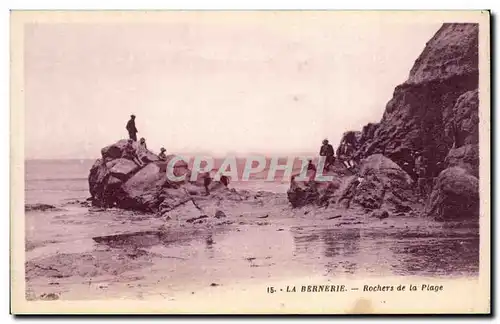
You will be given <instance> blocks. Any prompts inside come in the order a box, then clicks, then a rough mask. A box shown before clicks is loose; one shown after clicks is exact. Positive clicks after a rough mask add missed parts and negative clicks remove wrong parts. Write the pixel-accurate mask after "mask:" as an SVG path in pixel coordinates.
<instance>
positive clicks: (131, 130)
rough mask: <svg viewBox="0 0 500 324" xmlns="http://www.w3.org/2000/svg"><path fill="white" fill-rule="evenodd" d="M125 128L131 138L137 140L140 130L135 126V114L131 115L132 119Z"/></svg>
mask: <svg viewBox="0 0 500 324" xmlns="http://www.w3.org/2000/svg"><path fill="white" fill-rule="evenodd" d="M125 128H126V129H127V131H128V136H129V138H130V139H131V140H134V141H136V142H137V133H138V132H139V131H138V130H137V128H136V127H135V115H130V120H129V121H128V123H127V126H126V127H125Z"/></svg>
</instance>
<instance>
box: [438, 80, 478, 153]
mask: <svg viewBox="0 0 500 324" xmlns="http://www.w3.org/2000/svg"><path fill="white" fill-rule="evenodd" d="M443 120H444V121H445V125H444V127H445V130H444V131H445V134H446V136H447V138H446V140H447V143H449V144H450V146H451V145H452V144H453V141H454V138H453V137H454V134H453V128H454V127H455V128H456V137H457V139H456V140H457V143H455V146H456V147H460V146H462V145H468V144H478V143H479V97H478V89H475V90H470V91H467V92H465V93H463V94H462V95H461V96H460V97H459V98H458V99H457V101H456V103H455V105H453V106H448V107H447V109H445V110H444V112H443Z"/></svg>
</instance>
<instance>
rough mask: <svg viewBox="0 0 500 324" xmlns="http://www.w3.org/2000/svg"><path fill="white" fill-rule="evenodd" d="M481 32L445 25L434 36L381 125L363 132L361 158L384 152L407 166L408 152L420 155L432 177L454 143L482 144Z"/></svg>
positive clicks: (398, 89) (469, 26)
mask: <svg viewBox="0 0 500 324" xmlns="http://www.w3.org/2000/svg"><path fill="white" fill-rule="evenodd" d="M478 33H479V26H478V25H477V24H444V25H443V26H442V27H441V28H440V29H439V30H438V31H437V32H436V34H435V35H434V36H433V37H432V38H431V39H430V40H429V41H428V42H427V44H426V46H425V48H424V50H423V52H422V53H421V54H420V56H419V57H418V58H417V60H416V61H415V64H414V65H413V67H412V69H411V71H410V74H409V77H408V80H406V81H405V82H404V83H402V84H400V85H398V86H397V87H396V88H395V90H394V94H393V97H392V99H390V100H389V102H388V103H387V105H386V109H385V112H384V114H383V116H382V119H381V120H380V122H379V123H371V124H368V125H366V126H365V127H364V128H363V130H362V135H361V139H360V141H359V142H358V148H357V153H356V155H357V156H359V157H360V158H364V157H367V156H370V155H371V154H376V153H382V154H384V155H386V156H388V157H390V158H391V159H393V160H394V161H395V162H396V163H398V164H399V165H400V166H403V165H404V162H406V161H405V159H408V152H415V151H420V152H422V154H423V156H424V157H425V158H426V159H427V160H428V161H429V163H428V167H427V168H428V170H427V171H428V173H429V176H437V174H439V172H440V171H441V170H442V169H443V168H444V167H445V163H444V161H445V159H446V156H447V154H448V152H449V151H450V149H451V148H452V145H453V143H454V141H456V142H457V143H456V146H457V147H460V146H462V145H466V144H472V145H477V144H478V138H479V136H478V134H479V131H478V104H479V102H478V74H479V69H478V36H479V35H478ZM455 139H456V140H455Z"/></svg>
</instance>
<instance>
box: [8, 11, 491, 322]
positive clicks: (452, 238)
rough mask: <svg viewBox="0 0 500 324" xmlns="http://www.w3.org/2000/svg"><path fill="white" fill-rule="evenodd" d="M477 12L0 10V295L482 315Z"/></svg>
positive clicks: (101, 307)
mask: <svg viewBox="0 0 500 324" xmlns="http://www.w3.org/2000/svg"><path fill="white" fill-rule="evenodd" d="M489 21H490V16H489V12H488V11H449V12H447V11H439V12H433V11H413V12H412V11H399V12H398V11H393V12H392V11H373V12H370V11H357V12H356V11H353V12H342V11H142V12H139V11H137V12H134V11H128V12H120V11H101V12H100V11H94V12H91V11H88V12H84V11H82V12H78V11H59V12H58V11H53V12H52V11H43V12H42V11H40V12H38V11H29V12H28V11H12V12H11V57H12V60H11V96H12V98H11V116H12V119H11V129H12V134H11V170H12V171H11V190H12V198H11V247H12V248H11V282H12V296H11V299H12V308H11V311H12V312H13V313H17V314H28V313H52V314H54V313H55V314H63V313H109V312H112V313H122V314H128V313H139V314H145V313H156V314H331V315H335V314H346V313H348V314H377V313H378V314H416V313H420V314H422V313H429V314H438V313H451V314H462V313H463V314H474V313H475V314H488V313H489V312H490V188H489V187H490V165H489V163H490V142H489V139H490V81H489V80H490V48H489V46H490V45H489V44H490V40H489V37H490V35H489V33H490V29H489V28H490V26H489Z"/></svg>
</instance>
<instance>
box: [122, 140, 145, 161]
mask: <svg viewBox="0 0 500 324" xmlns="http://www.w3.org/2000/svg"><path fill="white" fill-rule="evenodd" d="M122 158H124V159H128V160H131V161H133V162H134V163H135V164H137V165H138V166H140V167H142V166H144V164H143V163H142V162H141V161H140V160H139V158H138V157H137V152H136V150H135V148H134V140H133V139H129V140H128V141H127V145H125V148H124V149H123V153H122Z"/></svg>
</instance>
